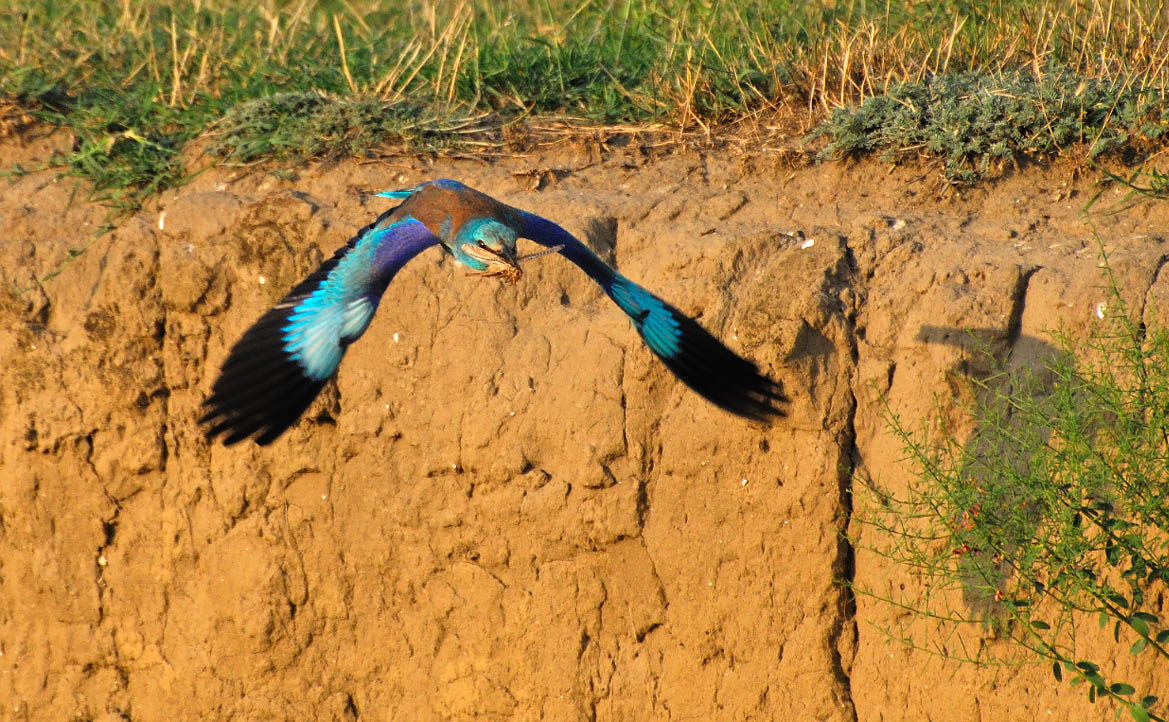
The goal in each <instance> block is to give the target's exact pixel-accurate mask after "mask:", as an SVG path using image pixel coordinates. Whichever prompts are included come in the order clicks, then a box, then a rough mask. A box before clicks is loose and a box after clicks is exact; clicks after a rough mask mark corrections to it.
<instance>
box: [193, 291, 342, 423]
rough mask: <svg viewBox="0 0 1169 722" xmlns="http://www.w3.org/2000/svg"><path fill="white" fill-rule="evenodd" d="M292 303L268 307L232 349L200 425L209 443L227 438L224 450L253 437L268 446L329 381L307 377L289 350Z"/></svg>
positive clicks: (204, 405)
mask: <svg viewBox="0 0 1169 722" xmlns="http://www.w3.org/2000/svg"><path fill="white" fill-rule="evenodd" d="M291 306H292V304H287V303H282V304H281V305H278V306H276V307H274V308H271V309H269V310H268V311H267V312H266V313H265V314H264V315H263V316H261V317H260V320H259V321H257V322H256V323H255V324H253V325H252V327H251V328H249V329H248V330H247V331H246V332H245V333H244V335H243V337H242V338H240V340H239V341H237V342H236V344H235V345H234V346H232V348H231V351H230V352H229V353H228V355H227V360H226V361H224V362H223V367H222V369H220V371H219V376H218V378H217V379H216V380H215V384H214V385H213V386H212V387H211V395H210V396H208V397H207V399H206V400H205V401H204V402H203V408H204V409H205V412H204V414H203V416H202V417H201V418H200V419H199V424H201V425H203V426H206V427H207V428H206V430H205V434H206V436H207V438H208V440H209V441H214V440H215V439H216V438H218V437H220V436H222V437H223V445H224V446H232V445H234V444H237V443H239V442H241V441H243V440H244V439H247V438H253V440H254V441H255V442H256V443H257V444H258V445H260V446H267V445H268V444H270V443H272V442H273V441H275V440H276V439H277V438H279V436H280V435H281V434H283V433H284V432H285V431H287V430H288V429H289V428H290V427H291V426H292V425H293V424H295V423H296V422H297V420H298V419H299V418H300V417H301V416H302V415H303V414H304V412H305V410H306V409H308V407H309V405H310V404H312V402H313V399H315V398H316V397H317V394H319V393H320V391H321V389H322V388H324V386H325V383H326V382H327V379H324V380H319V381H318V380H315V379H311V378H309V377H307V376H305V375H304V371H303V370H302V369H301V367H300V365H299V364H297V362H296V361H294V360H293V359H291V358H289V356H288V355H287V354H286V353H285V351H284V346H283V340H282V331H281V329H282V328H283V327H284V325H285V324H286V323H287V319H288V315H289V314H290V313H291V312H292V308H291Z"/></svg>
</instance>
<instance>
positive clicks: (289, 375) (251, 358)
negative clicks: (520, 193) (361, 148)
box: [200, 180, 784, 444]
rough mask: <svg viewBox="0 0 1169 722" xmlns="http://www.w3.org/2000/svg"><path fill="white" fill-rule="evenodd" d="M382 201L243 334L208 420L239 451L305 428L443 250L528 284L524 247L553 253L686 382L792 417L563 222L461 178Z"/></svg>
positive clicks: (707, 338) (699, 332) (767, 384)
mask: <svg viewBox="0 0 1169 722" xmlns="http://www.w3.org/2000/svg"><path fill="white" fill-rule="evenodd" d="M378 195H381V196H384V197H388V198H396V199H401V200H402V202H401V203H400V204H399V205H398V206H397V207H395V208H393V209H391V210H390V211H387V212H385V213H383V214H382V215H381V216H379V217H378V218H377V219H376V220H375V221H374V222H373V223H371V224H370V225H368V226H366V227H365V228H363V229H361V230H360V231H359V232H358V234H357V235H356V236H355V237H354V238H353V239H352V240H350V241H349V243H347V244H346V245H345V246H343V247H342V248H341V249H340V250H338V251H337V252H336V254H334V256H333V257H332V258H330V259H329V260H327V261H325V263H323V264H322V265H321V267H320V268H319V269H317V271H315V272H314V273H313V274H312V275H310V276H309V277H308V278H307V279H305V280H304V281H302V282H301V283H300V284H298V285H297V286H296V287H295V288H293V290H292V291H291V292H290V293H289V294H288V295H287V296H286V297H285V298H284V299H283V300H282V301H281V302H280V303H278V304H276V305H275V306H273V307H272V308H271V309H269V310H268V311H267V312H266V313H265V314H264V315H263V316H261V317H260V319H259V320H258V321H257V322H256V323H255V324H253V325H252V327H251V328H249V329H248V331H247V332H245V333H244V335H243V337H242V338H241V339H240V340H239V341H238V342H237V343H236V345H235V346H234V347H233V348H232V350H231V352H230V353H229V354H228V357H227V360H226V361H225V362H224V364H223V369H222V370H221V371H220V375H219V378H218V379H217V380H216V382H215V384H214V386H213V387H212V391H211V396H210V397H209V398H208V399H207V401H206V402H205V406H206V407H207V409H208V411H207V413H206V415H204V416H203V418H202V419H201V420H200V421H201V422H203V423H206V424H208V425H209V428H208V430H207V434H208V436H210V437H216V436H219V435H220V434H224V435H225V438H224V443H225V444H233V443H235V442H237V441H241V440H243V439H246V438H248V437H254V438H255V441H256V442H257V443H259V444H268V443H271V442H272V441H273V440H275V439H276V438H277V437H278V436H279V435H280V434H282V433H283V432H284V431H285V430H286V429H287V428H288V427H289V426H291V425H292V424H293V423H295V422H296V420H297V419H298V418H300V415H301V414H302V413H304V410H305V409H306V408H308V405H309V404H310V403H312V400H313V399H314V398H316V395H317V394H318V393H319V392H320V390H321V388H322V387H323V386H324V385H325V383H326V382H327V381H328V380H329V379H330V378H332V376H333V374H335V373H336V371H337V368H338V366H339V365H340V363H341V358H342V356H343V355H344V353H345V349H346V347H348V345H349V344H350V343H352V342H354V341H356V340H357V339H358V338H359V337H360V336H361V334H362V333H364V331H365V329H366V327H368V325H369V322H370V320H371V319H372V318H373V314H374V312H375V311H376V310H377V306H378V303H379V301H380V300H381V296H382V294H383V293H384V292H385V289H386V287H387V286H388V285H389V283H390V281H391V280H393V277H394V275H395V274H396V273H397V272H398V271H399V270H400V269H401V268H402V266H404V265H405V264H406V263H407V262H408V261H409V260H411V259H412V258H414V257H415V256H417V255H418V254H419V253H421V252H422V251H424V250H426V249H427V248H430V247H431V246H436V245H441V246H442V247H443V248H444V249H445V250H446V251H448V252H450V253H451V255H452V256H453V257H454V259H455V260H456V261H457V262H458V263H460V264H461V265H463V266H465V267H467V268H468V269H470V270H471V271H473V272H475V273H477V274H481V275H500V276H504V277H505V278H509V279H511V280H515V279H518V278H519V276H520V275H521V273H522V272H521V270H520V266H519V262H520V261H521V260H523V259H521V258H520V257H519V256H518V254H517V252H516V239H517V238H521V237H522V238H528V239H531V240H533V241H535V242H537V243H539V244H541V245H544V246H548V247H549V248H550V249H554V250H556V251H557V252H559V253H560V254H561V255H563V256H564V257H565V258H567V259H568V260H570V261H572V262H573V263H575V264H576V265H577V266H579V267H580V268H581V269H582V270H583V271H584V272H585V273H587V274H588V275H589V277H590V278H592V279H593V280H594V281H595V282H597V283H598V284H599V285H600V286H601V288H602V289H604V291H605V293H606V294H607V295H608V296H609V298H611V299H612V300H613V302H614V303H615V304H616V305H617V306H618V307H619V308H620V309H621V310H622V311H624V312H625V313H626V315H628V316H629V318H630V320H631V321H632V322H633V325H634V328H635V329H637V331H638V333H639V334H640V335H641V337H642V338H643V339H644V340H645V342H646V345H648V346H649V348H650V350H651V351H653V352H654V354H656V355H657V356H658V357H659V358H661V359H662V361H663V362H665V364H666V366H667V367H668V368H669V369H670V370H671V371H672V372H674V374H675V375H676V376H678V378H679V379H680V380H682V382H683V383H685V384H686V385H688V386H689V387H690V388H692V389H694V390H695V391H697V392H698V393H699V394H701V395H702V396H704V397H705V398H707V399H709V400H710V401H711V402H713V403H715V404H716V405H718V406H720V407H722V408H724V409H727V410H728V411H731V412H732V413H735V414H738V415H740V416H745V417H747V418H751V419H756V420H767V419H769V418H771V417H773V416H776V415H779V414H781V412H780V410H779V409H778V408H777V407H776V403H777V402H780V401H783V400H784V399H783V395H782V393H781V392H780V391H779V388H778V386H777V385H776V384H775V383H774V382H772V381H771V380H770V379H768V378H766V377H765V376H762V375H761V374H759V372H758V370H757V369H756V367H755V365H754V364H752V363H751V362H750V361H747V360H745V359H743V358H740V357H739V356H737V355H736V354H735V353H733V352H732V351H730V350H729V349H727V348H726V347H725V346H723V345H722V344H721V343H720V342H719V341H718V340H716V339H715V338H714V337H713V336H711V335H710V334H709V333H707V332H706V331H705V330H703V329H702V327H701V326H699V325H698V323H697V322H696V321H694V320H693V319H691V318H689V317H688V316H686V315H685V314H683V313H681V312H680V311H678V310H677V309H675V308H674V307H672V306H670V305H669V304H667V303H666V302H665V301H662V300H661V299H659V298H657V297H656V296H654V295H653V294H651V293H650V292H649V291H646V290H645V289H644V288H642V287H641V286H638V285H637V284H635V283H633V282H632V281H630V280H629V279H627V278H625V277H624V276H622V275H621V274H619V273H617V271H615V270H614V269H613V268H612V267H611V266H609V265H608V264H607V263H605V262H604V261H602V260H601V259H600V258H599V257H598V256H597V255H596V254H595V253H593V252H592V251H591V250H589V248H588V247H587V246H585V245H584V244H583V243H581V242H580V241H579V240H577V239H576V238H574V237H573V236H572V235H571V234H569V233H568V232H567V231H565V230H564V229H563V228H561V227H560V226H558V225H557V224H555V223H553V222H552V221H549V220H547V219H545V218H542V217H540V216H537V215H535V214H533V213H528V212H525V211H521V210H518V209H516V208H512V207H511V206H508V205H505V204H503V203H500V202H499V201H496V200H495V199H494V198H491V197H490V196H488V195H486V194H484V193H480V192H479V191H476V190H474V189H471V188H468V187H467V186H465V185H463V184H461V183H458V182H456V181H451V180H437V181H432V182H429V183H423V184H421V185H419V186H417V187H416V188H414V189H411V190H408V191H392V192H388V193H380V194H378Z"/></svg>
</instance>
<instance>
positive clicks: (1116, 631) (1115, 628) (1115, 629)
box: [1112, 619, 1120, 642]
mask: <svg viewBox="0 0 1169 722" xmlns="http://www.w3.org/2000/svg"><path fill="white" fill-rule="evenodd" d="M1112 641H1114V642H1119V641H1120V620H1119V619H1118V620H1116V624H1114V625H1112Z"/></svg>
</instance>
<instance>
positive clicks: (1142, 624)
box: [1128, 614, 1149, 637]
mask: <svg viewBox="0 0 1169 722" xmlns="http://www.w3.org/2000/svg"><path fill="white" fill-rule="evenodd" d="M1128 623H1129V624H1130V625H1131V626H1132V628H1133V629H1135V630H1137V633H1138V634H1140V635H1141V636H1142V637H1147V636H1149V623H1148V622H1146V621H1145V620H1143V619H1141V618H1140V617H1138V616H1136V615H1135V614H1134V615H1133V616H1132V618H1131V619H1129V620H1128Z"/></svg>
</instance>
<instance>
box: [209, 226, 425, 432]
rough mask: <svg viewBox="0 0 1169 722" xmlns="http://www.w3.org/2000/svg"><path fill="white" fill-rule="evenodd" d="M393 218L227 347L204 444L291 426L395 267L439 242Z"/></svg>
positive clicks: (360, 328)
mask: <svg viewBox="0 0 1169 722" xmlns="http://www.w3.org/2000/svg"><path fill="white" fill-rule="evenodd" d="M394 210H396V209H393V210H390V211H387V212H385V213H383V214H382V215H381V216H379V217H378V219H377V220H376V221H374V222H373V223H371V224H369V225H368V226H366V227H365V228H363V229H361V230H360V231H359V232H358V233H357V235H356V236H354V237H353V239H351V240H350V241H349V242H348V243H347V244H345V245H344V246H343V247H342V248H340V249H339V250H338V251H337V252H336V253H335V254H334V255H333V257H332V258H330V259H329V260H327V261H325V262H324V263H323V264H321V267H320V268H318V269H317V270H316V271H315V272H313V274H312V275H310V276H309V277H308V278H306V279H305V280H304V281H302V282H301V283H300V284H298V285H297V286H296V287H295V288H293V289H292V291H291V292H289V294H288V295H287V296H285V297H284V300H282V301H281V302H280V303H278V304H276V305H275V306H273V307H272V308H271V309H269V310H268V311H267V312H266V313H265V314H264V315H263V316H261V317H260V320H258V321H256V323H255V324H253V325H252V327H251V328H249V329H248V330H247V332H245V333H244V335H243V337H242V338H241V339H240V340H239V341H238V342H237V343H236V344H235V346H233V347H232V349H231V353H229V354H228V356H227V360H226V361H225V362H224V363H223V368H222V370H221V371H220V372H219V378H218V379H217V380H216V381H215V384H214V386H212V388H211V395H210V396H209V397H208V398H207V400H206V401H205V402H204V406H205V407H207V413H206V414H205V415H204V416H203V418H201V419H200V420H199V422H200V423H203V424H208V425H209V428H208V429H207V436H208V437H210V438H215V437H217V436H219V435H220V434H225V435H226V436H225V438H224V440H223V443H224V444H225V445H231V444H234V443H236V442H238V441H242V440H243V439H246V438H248V437H249V436H253V435H255V440H256V443H257V444H260V445H265V444H269V443H271V442H272V441H274V440H275V439H276V438H277V437H278V436H280V434H282V433H284V431H285V430H286V429H288V427H290V426H292V424H294V423H296V420H297V419H298V418H300V415H301V414H303V413H304V410H305V409H307V408H308V406H309V404H311V403H312V401H313V399H315V398H316V396H317V394H318V393H320V390H321V389H322V388H323V387H324V385H325V383H326V382H327V381H328V380H329V379H330V378H331V377H332V376H333V374H334V373H336V371H337V367H338V366H339V365H340V364H341V357H342V356H343V355H344V353H345V349H346V348H347V347H348V346H349V344H351V343H353V342H354V341H356V340H357V339H358V338H359V337H360V336H361V334H362V333H364V332H365V329H366V327H368V326H369V322H370V320H371V319H372V318H373V314H374V311H376V310H377V306H378V303H379V302H380V301H381V297H382V294H383V293H384V292H385V290H386V287H387V286H388V285H389V283H390V281H391V280H393V278H394V274H396V273H397V272H398V271H399V270H400V269H401V268H402V266H404V265H405V264H406V263H407V262H408V261H409V260H410V259H412V258H414V257H415V256H417V255H418V254H419V253H421V252H422V251H424V250H425V249H427V248H429V247H431V246H433V245H435V244H437V243H438V242H439V241H438V238H436V237H435V236H434V235H433V234H431V233H430V231H429V230H427V228H426V226H424V225H423V224H421V223H419V222H418V221H415V220H413V219H411V218H401V219H392V218H391V214H393V212H394Z"/></svg>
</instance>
